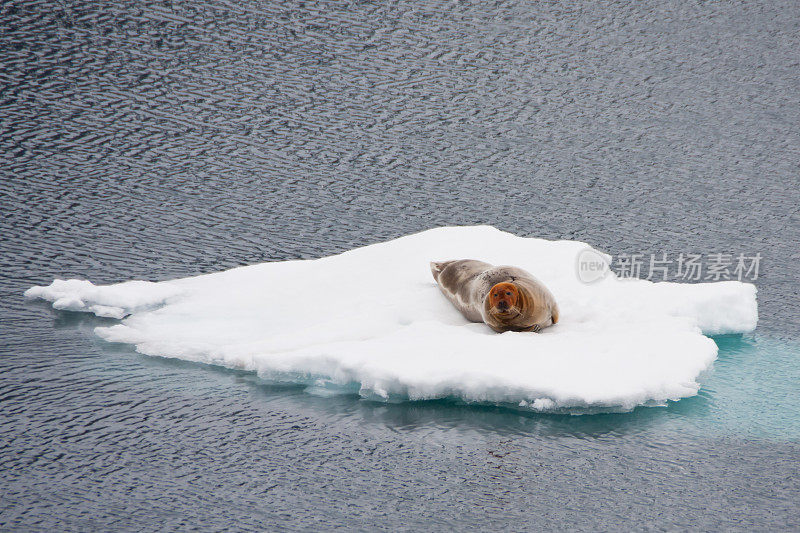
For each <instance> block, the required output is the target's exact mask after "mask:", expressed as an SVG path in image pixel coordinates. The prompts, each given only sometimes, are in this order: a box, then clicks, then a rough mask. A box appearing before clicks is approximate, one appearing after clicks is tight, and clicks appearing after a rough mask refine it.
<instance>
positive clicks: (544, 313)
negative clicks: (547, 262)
mask: <svg viewBox="0 0 800 533" xmlns="http://www.w3.org/2000/svg"><path fill="white" fill-rule="evenodd" d="M431 274H433V279H435V280H436V283H437V284H438V285H439V289H441V291H442V293H444V295H445V296H447V298H448V300H450V301H451V302H452V303H453V305H455V306H456V309H458V310H459V311H461V314H463V315H464V316H465V317H466V319H467V320H469V321H471V322H485V323H486V325H488V326H489V327H490V328H492V329H493V330H495V331H497V332H503V331H535V332H538V331H539V330H541V329H543V328H546V327H547V326H551V325H553V324H555V323H556V322H558V305H556V300H555V298H554V297H553V295H552V294H551V293H550V291H549V290H547V287H545V286H544V285H543V284H542V282H541V281H539V280H538V279H536V278H535V277H533V276H532V275H531V274H530V273H528V272H526V271H524V270H522V269H521V268H517V267H513V266H492V265H490V264H489V263H484V262H483V261H476V260H474V259H459V260H455V261H441V262H431Z"/></svg>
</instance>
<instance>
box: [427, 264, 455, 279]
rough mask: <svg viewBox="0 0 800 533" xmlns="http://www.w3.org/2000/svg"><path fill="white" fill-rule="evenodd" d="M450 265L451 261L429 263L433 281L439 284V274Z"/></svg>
mask: <svg viewBox="0 0 800 533" xmlns="http://www.w3.org/2000/svg"><path fill="white" fill-rule="evenodd" d="M450 263H452V261H431V274H433V279H435V280H436V282H437V283H438V282H439V274H441V273H442V270H444V269H445V267H446V266H447V265H449V264H450Z"/></svg>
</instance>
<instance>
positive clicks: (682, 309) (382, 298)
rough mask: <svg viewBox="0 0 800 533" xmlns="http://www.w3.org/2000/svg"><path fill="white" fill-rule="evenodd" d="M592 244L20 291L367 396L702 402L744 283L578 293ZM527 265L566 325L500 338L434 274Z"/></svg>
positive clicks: (157, 340) (415, 247) (610, 403)
mask: <svg viewBox="0 0 800 533" xmlns="http://www.w3.org/2000/svg"><path fill="white" fill-rule="evenodd" d="M587 248H588V245H587V244H585V243H582V242H576V241H547V240H542V239H534V238H522V237H517V236H514V235H512V234H509V233H504V232H501V231H499V230H497V229H495V228H493V227H489V226H475V227H446V228H438V229H432V230H428V231H425V232H422V233H418V234H414V235H409V236H406V237H402V238H399V239H396V240H393V241H389V242H385V243H380V244H375V245H371V246H366V247H363V248H358V249H355V250H351V251H348V252H345V253H342V254H339V255H335V256H330V257H324V258H321V259H315V260H306V261H285V262H273V263H262V264H258V265H252V266H246V267H240V268H235V269H232V270H228V271H224V272H218V273H214V274H207V275H202V276H196V277H191V278H185V279H179V280H174V281H165V282H159V283H152V282H146V281H129V282H125V283H119V284H115V285H107V286H96V285H93V284H92V283H90V282H89V281H82V280H68V281H63V280H56V281H54V282H53V283H52V284H51V285H49V286H47V287H32V288H31V289H29V290H28V291H26V293H25V295H26V296H27V297H31V298H43V299H45V300H49V301H51V302H53V307H55V308H56V309H66V310H71V311H86V312H91V313H94V314H96V315H98V316H105V317H114V318H122V317H123V316H125V315H128V314H130V316H127V317H126V318H124V319H123V320H122V321H121V323H120V324H117V325H113V326H110V327H98V328H96V329H95V332H96V333H97V334H98V335H99V336H100V337H102V338H103V339H105V340H107V341H111V342H123V343H130V344H133V345H135V346H136V349H137V350H138V351H139V352H141V353H144V354H148V355H154V356H163V357H176V358H180V359H186V360H190V361H199V362H204V363H210V364H215V365H223V366H226V367H230V368H238V369H246V370H252V371H256V372H258V374H259V375H260V376H262V377H264V378H266V379H277V380H292V381H298V382H301V383H306V384H309V385H310V386H311V387H310V389H313V390H317V391H326V390H327V391H330V390H336V389H337V387H342V388H343V389H351V388H352V387H353V386H355V387H356V390H359V392H360V394H361V395H362V396H364V397H370V398H383V399H390V398H391V399H394V398H399V399H432V398H441V397H455V398H460V399H462V400H464V401H470V402H473V401H474V402H493V403H494V402H502V403H509V402H510V403H513V404H516V405H519V406H521V407H523V408H529V409H533V410H537V411H552V410H570V409H574V408H578V409H582V408H613V409H621V410H625V409H631V408H633V407H635V406H637V405H653V404H663V403H664V402H665V401H666V400H670V399H672V400H677V399H680V398H685V397H688V396H692V395H695V394H696V393H697V391H698V389H699V385H698V383H697V378H698V376H699V375H700V374H701V372H703V371H704V370H705V369H707V368H708V367H709V365H711V363H712V362H713V361H714V359H715V358H716V355H717V347H716V344H715V343H714V341H713V340H712V339H710V338H708V337H706V336H704V334H707V335H711V334H720V333H741V332H747V331H751V330H753V329H754V328H755V326H756V322H757V318H758V314H757V306H756V288H755V286H753V285H752V284H747V283H741V282H738V281H725V282H717V283H705V284H676V283H652V282H649V281H646V280H638V279H633V280H620V279H617V278H616V276H615V275H614V274H613V273H611V274H609V276H607V277H606V278H605V279H602V280H600V281H597V282H595V283H591V284H586V283H582V282H581V281H580V280H579V279H578V276H577V273H576V258H577V257H578V254H579V253H580V252H581V251H583V250H586V249H587ZM461 258H473V259H481V260H483V261H487V262H490V263H493V264H509V265H517V266H520V267H522V268H524V269H526V270H528V271H530V272H531V273H533V274H534V275H535V276H536V277H538V278H539V279H540V280H541V281H542V282H544V283H545V285H547V286H548V287H549V288H550V290H551V292H552V293H553V294H554V295H555V297H556V300H557V301H558V304H559V307H560V309H561V319H560V322H559V323H558V324H557V325H555V326H553V327H550V328H547V329H545V330H544V331H543V332H541V333H538V334H536V333H514V332H506V333H502V334H497V333H495V332H493V331H492V330H490V329H489V328H488V327H487V326H486V325H484V324H474V323H469V322H467V321H466V320H465V319H464V318H463V317H462V316H461V314H460V313H459V312H458V311H456V309H455V308H454V307H453V306H452V305H451V304H450V302H448V301H447V300H446V299H445V297H444V296H443V295H442V294H441V293H440V292H439V290H438V288H437V287H436V284H435V282H434V281H433V279H432V277H431V273H430V268H429V266H428V263H429V262H430V261H432V260H447V259H461Z"/></svg>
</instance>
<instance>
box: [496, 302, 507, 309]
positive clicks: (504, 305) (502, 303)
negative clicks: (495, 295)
mask: <svg viewBox="0 0 800 533" xmlns="http://www.w3.org/2000/svg"><path fill="white" fill-rule="evenodd" d="M497 307H499V308H500V309H502V310H503V311H505V310H506V309H508V302H506V301H505V300H500V302H499V303H498V304H497Z"/></svg>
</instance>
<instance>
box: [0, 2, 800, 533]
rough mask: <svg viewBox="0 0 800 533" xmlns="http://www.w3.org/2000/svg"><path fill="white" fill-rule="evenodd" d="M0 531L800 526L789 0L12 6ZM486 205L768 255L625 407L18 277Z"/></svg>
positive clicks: (440, 216)
mask: <svg viewBox="0 0 800 533" xmlns="http://www.w3.org/2000/svg"><path fill="white" fill-rule="evenodd" d="M0 15H1V16H0V57H1V58H2V67H1V70H0V80H2V87H1V88H0V123H1V124H2V128H0V157H2V167H0V177H1V180H2V181H0V195H2V196H1V197H0V198H1V200H0V201H1V202H2V205H1V206H0V207H1V208H2V211H1V212H0V266H2V269H0V270H2V272H0V280H2V286H0V290H1V291H2V295H1V296H2V300H1V301H0V320H1V321H0V335H2V337H1V338H2V341H1V343H0V352H1V354H0V355H1V357H0V422H1V423H2V425H0V527H2V528H3V529H24V530H29V529H30V530H44V529H55V530H85V529H102V530H117V529H125V530H161V529H164V528H167V529H188V528H190V527H197V528H200V529H204V530H212V529H258V530H263V529H282V528H285V529H332V528H334V527H339V526H340V527H346V528H348V529H370V530H371V529H393V530H394V529H419V528H425V529H456V528H458V529H469V528H473V529H489V528H492V529H515V530H517V529H587V530H596V529H616V528H622V529H685V528H691V529H706V530H721V529H725V530H729V529H742V530H754V529H755V530H763V529H784V530H788V529H797V528H800V508H799V507H798V504H797V501H798V500H800V467H799V466H798V459H797V458H798V453H800V442H799V441H798V439H799V438H800V416H799V415H798V411H797V404H798V400H799V399H800V398H798V393H797V385H798V383H799V382H800V371H799V370H798V368H800V349H798V347H797V329H798V326H799V325H800V305H799V304H798V302H800V299H798V289H797V286H798V285H797V281H798V279H799V278H800V266H798V261H800V253H798V242H800V219H799V216H798V205H800V194H798V186H799V185H800V179H798V171H800V90H798V88H799V87H800V83H799V82H800V56H799V55H798V50H800V42H799V41H800V8H798V5H797V4H796V3H794V2H785V3H783V2H753V3H742V4H733V3H702V4H695V3H683V2H641V3H622V2H598V3H593V4H587V5H583V6H581V7H576V6H563V5H559V4H550V3H537V4H533V3H516V2H508V3H482V2H474V3H469V2H450V3H425V4H422V3H417V2H408V3H405V2H400V3H392V4H380V5H378V4H367V3H358V2H353V3H327V4H318V3H308V2H297V3H285V4H280V3H269V2H243V3H233V2H225V1H218V2H213V1H209V2H202V3H195V4H189V3H185V2H171V1H169V0H167V1H162V2H152V3H148V2H129V3H114V4H101V3H99V2H91V3H90V2H86V3H81V2H53V3H48V2H35V1H25V2H14V1H11V2H5V3H3V4H2V7H0ZM475 223H489V224H493V225H495V226H497V227H499V228H501V229H504V230H507V231H513V232H515V233H517V234H520V235H535V236H541V237H545V238H551V239H556V238H571V239H580V240H583V241H587V242H589V243H591V244H592V245H594V246H596V247H599V248H601V249H605V250H607V251H608V252H610V253H613V254H618V253H622V252H625V253H638V252H641V253H649V252H669V253H677V252H700V253H711V252H730V253H739V252H745V253H756V252H759V253H761V254H762V255H763V257H764V260H763V265H762V271H761V276H760V277H759V279H758V280H757V281H756V284H757V286H758V288H759V306H760V316H761V322H760V325H759V329H758V330H757V332H756V334H755V335H751V336H746V337H744V338H740V337H722V338H718V339H716V340H717V342H718V344H719V345H720V360H719V361H718V362H717V364H716V365H715V368H714V369H713V371H712V372H710V373H709V375H708V376H706V378H705V379H704V388H703V390H702V391H701V394H700V395H699V396H697V397H695V398H691V399H687V400H683V401H680V402H677V403H673V404H671V405H670V406H669V407H667V408H649V409H637V410H636V411H634V412H633V413H629V414H621V415H595V416H582V417H569V416H552V415H551V416H547V415H532V414H526V413H520V412H515V411H509V410H503V409H500V408H496V407H490V406H483V407H476V406H472V407H470V406H459V405H455V404H453V403H451V402H447V401H439V402H418V403H403V404H396V405H395V404H392V405H384V404H377V403H371V402H366V401H361V400H358V399H357V398H354V397H335V398H319V397H314V396H310V395H308V394H306V393H304V392H303V391H302V389H301V388H299V387H292V386H277V385H274V384H269V383H264V382H262V381H259V380H258V379H257V378H256V377H255V376H253V375H250V374H245V373H237V372H231V371H226V370H220V369H217V368H213V367H208V366H202V365H195V364H189V363H184V362H180V361H171V360H162V359H154V358H148V357H145V356H141V355H138V354H136V353H134V352H132V351H131V350H130V349H129V348H125V347H120V346H117V345H110V344H106V343H103V342H101V341H99V340H98V339H96V338H95V337H94V336H93V335H92V332H91V330H92V328H93V327H94V326H96V325H98V324H101V323H105V322H104V321H102V320H100V319H96V318H91V317H88V316H83V315H75V314H70V313H56V312H53V311H52V310H49V309H48V308H47V307H46V306H44V305H41V304H37V303H31V302H25V301H23V299H22V296H21V294H22V292H23V291H24V289H26V288H27V287H29V286H31V285H34V284H43V283H49V282H50V281H51V280H52V279H53V278H54V277H60V278H66V277H83V278H89V279H91V280H93V281H95V282H105V283H108V282H116V281H123V280H127V279H132V278H139V279H150V280H163V279H170V278H175V277H183V276H188V275H193V274H198V273H203V272H212V271H216V270H221V269H224V268H229V267H232V266H236V265H243V264H249V263H255V262H261V261H267V260H283V259H293V258H307V257H318V256H322V255H328V254H331V253H334V252H339V251H342V250H345V249H348V248H351V247H353V246H357V245H363V244H369V243H373V242H377V241H380V240H385V239H388V238H393V237H396V236H400V235H403V234H406V233H409V232H413V231H418V230H422V229H426V228H429V227H433V226H439V225H449V224H475Z"/></svg>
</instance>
